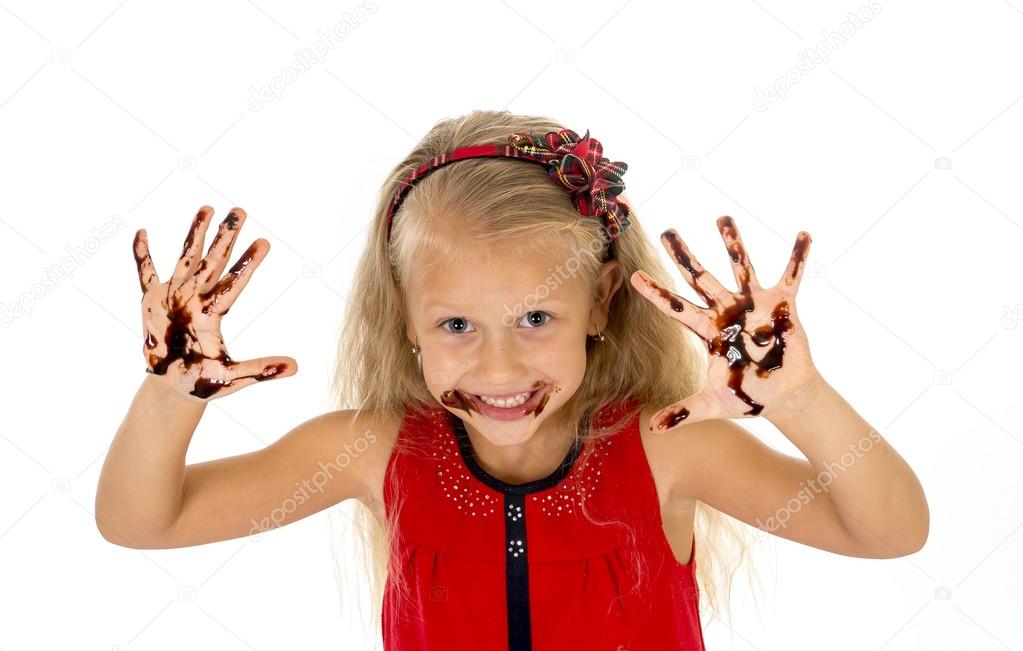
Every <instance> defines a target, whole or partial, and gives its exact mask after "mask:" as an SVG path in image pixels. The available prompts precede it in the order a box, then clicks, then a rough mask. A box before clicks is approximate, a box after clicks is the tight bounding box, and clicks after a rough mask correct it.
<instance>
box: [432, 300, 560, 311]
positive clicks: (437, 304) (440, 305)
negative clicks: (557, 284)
mask: <svg viewBox="0 0 1023 651" xmlns="http://www.w3.org/2000/svg"><path fill="white" fill-rule="evenodd" d="M522 302H523V301H520V302H519V303H516V304H515V305H520V304H521V303H522ZM532 305H533V306H534V307H536V306H540V305H557V306H559V307H565V306H567V305H568V303H566V302H565V301H561V300H558V299H556V298H545V299H542V300H539V301H534V302H533V303H532ZM433 308H442V309H445V310H449V311H451V312H459V311H461V310H459V309H457V308H452V307H449V306H448V305H445V304H443V303H441V302H439V301H433V302H431V303H429V304H428V305H426V307H424V308H423V310H424V311H425V310H432V309H433Z"/></svg>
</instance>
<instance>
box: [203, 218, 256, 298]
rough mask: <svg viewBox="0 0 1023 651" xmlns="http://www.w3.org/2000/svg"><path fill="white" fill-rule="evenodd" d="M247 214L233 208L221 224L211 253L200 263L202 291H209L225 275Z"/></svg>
mask: <svg viewBox="0 0 1023 651" xmlns="http://www.w3.org/2000/svg"><path fill="white" fill-rule="evenodd" d="M246 216H247V215H246V213H245V211H244V210H242V209H241V208H237V207H235V208H232V209H231V212H229V213H227V217H225V218H224V221H222V222H220V228H218V229H217V234H216V236H215V237H214V238H213V243H212V244H210V250H209V253H207V254H206V257H205V258H203V259H202V260H201V261H200V262H199V267H198V269H197V270H196V273H197V274H198V275H199V288H200V290H201V291H204V292H205V291H209V289H210V287H212V286H213V284H214V283H216V282H217V280H219V279H220V274H222V273H224V267H226V266H227V261H228V259H229V258H230V257H231V252H232V251H233V250H234V243H235V242H236V241H237V240H238V232H239V231H240V230H241V227H242V224H244V223H245V217H246Z"/></svg>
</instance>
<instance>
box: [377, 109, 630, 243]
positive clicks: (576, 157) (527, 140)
mask: <svg viewBox="0 0 1023 651" xmlns="http://www.w3.org/2000/svg"><path fill="white" fill-rule="evenodd" d="M602 153H603V146H602V145H601V144H600V141H598V140H596V139H595V138H590V131H589V129H587V130H586V135H585V136H584V137H583V138H582V139H580V138H579V135H578V134H577V133H576V132H574V131H572V130H571V129H561V130H559V131H552V132H550V133H547V134H545V135H543V136H536V135H532V134H529V133H514V134H512V135H510V136H508V144H506V145H492V144H491V145H472V146H469V147H461V148H459V149H455V150H453V151H449V152H447V153H444V154H441V155H440V156H436V157H434V158H433V159H432V160H429V161H427V162H425V163H423V164H422V165H420V166H419V167H418V168H416V169H415V170H413V171H412V173H411V174H409V175H408V176H407V177H406V178H405V180H404V181H402V183H401V186H400V187H399V189H398V191H397V192H395V194H394V198H393V199H392V200H391V205H390V207H389V208H388V209H387V239H388V241H389V240H390V239H391V224H392V222H393V220H394V214H395V213H396V212H397V211H398V207H399V206H400V205H401V202H402V201H403V200H404V198H405V195H406V194H408V191H409V190H410V189H412V186H413V185H414V184H415V183H416V182H417V181H419V180H420V179H422V178H423V177H425V176H426V175H427V174H429V173H430V172H432V171H434V170H435V169H438V168H440V167H443V166H445V165H449V164H451V163H454V162H456V161H460V160H465V159H467V158H500V157H504V158H515V159H518V160H525V161H532V162H535V163H540V164H541V165H544V166H546V167H547V175H548V176H549V177H550V178H551V180H552V181H554V182H555V183H557V184H558V186H560V187H561V188H562V189H564V190H565V192H567V193H568V194H569V196H570V197H571V199H572V204H573V205H574V206H575V208H576V210H578V211H579V212H580V213H581V214H582V215H583V216H584V217H595V218H598V219H600V220H601V222H602V223H603V225H604V230H605V231H606V232H607V234H608V236H609V237H610V238H611V240H612V241H614V240H617V239H618V235H619V234H620V233H621V232H622V231H624V230H625V229H626V228H628V227H629V224H630V222H629V214H630V210H629V206H628V204H626V203H625V202H624V201H620V200H618V199H617V196H618V195H619V194H620V193H621V192H622V190H624V189H625V184H624V183H623V182H622V174H624V173H625V170H627V169H628V165H626V164H625V163H622V162H611V161H609V160H607V159H606V158H603V156H602V155H601V154H602Z"/></svg>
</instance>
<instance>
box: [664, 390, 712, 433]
mask: <svg viewBox="0 0 1023 651" xmlns="http://www.w3.org/2000/svg"><path fill="white" fill-rule="evenodd" d="M718 410H719V407H718V406H717V404H716V403H715V402H714V401H712V400H710V399H709V398H708V397H707V394H706V393H704V392H703V391H699V392H697V393H695V394H693V395H691V396H689V397H688V398H686V399H684V400H680V401H678V402H676V403H674V404H671V405H669V406H667V407H665V408H664V409H661V410H660V411H658V412H657V413H655V414H654V415H653V416H651V417H650V429H652V430H653V431H654V432H664V431H667V430H669V429H672V428H674V427H678V426H679V425H683V424H685V423H694V422H696V421H700V420H708V419H711V418H716V417H717V412H718Z"/></svg>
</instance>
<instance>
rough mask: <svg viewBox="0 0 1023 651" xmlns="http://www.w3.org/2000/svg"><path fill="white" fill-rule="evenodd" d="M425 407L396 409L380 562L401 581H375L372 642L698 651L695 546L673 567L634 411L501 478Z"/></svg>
mask: <svg viewBox="0 0 1023 651" xmlns="http://www.w3.org/2000/svg"><path fill="white" fill-rule="evenodd" d="M634 405H635V403H628V404H627V405H623V404H621V403H619V404H618V405H612V406H611V407H610V408H608V410H607V411H606V412H605V413H604V414H599V415H598V417H597V418H598V421H599V419H601V418H603V417H604V416H605V415H607V416H610V415H613V414H614V413H619V412H616V411H615V410H617V409H619V408H622V407H630V406H634ZM432 409H433V411H432V412H431V415H430V416H429V417H423V416H421V415H418V414H416V413H415V412H413V411H411V410H407V411H406V413H405V417H404V421H403V423H402V428H401V431H400V433H399V439H400V440H399V443H400V444H404V445H405V446H407V447H408V449H401V448H399V447H396V448H395V451H394V452H392V454H391V458H390V460H389V461H388V464H387V475H386V477H387V480H386V481H385V482H384V504H385V509H386V511H387V514H388V517H393V514H394V513H395V510H396V509H397V513H398V515H397V538H396V542H395V547H394V549H393V551H392V555H393V556H392V560H391V562H392V563H394V564H395V565H394V566H393V567H394V568H395V569H392V572H395V571H397V572H401V574H402V576H403V577H404V580H405V581H406V583H407V586H408V589H407V593H405V594H401V593H400V592H399V590H397V588H396V585H395V581H394V579H393V577H391V576H389V577H388V579H387V582H386V584H385V587H384V604H383V606H384V610H383V622H382V623H383V638H384V649H385V651H420V650H427V649H428V650H430V651H469V650H471V651H527V650H531V651H555V650H556V651H567V650H572V651H574V650H586V651H588V650H590V649H606V650H607V651H667V650H676V649H677V650H683V651H697V650H698V651H703V649H704V645H703V632H702V629H701V626H700V618H699V612H698V605H699V592H698V588H697V584H696V578H695V569H696V558H695V547H696V542H695V539H694V541H693V547H692V549H691V551H692V553H693V556H692V557H691V558H690V562H689V563H686V564H685V565H683V564H681V563H679V562H678V561H677V560H676V559H675V557H674V555H673V554H672V550H671V547H670V545H669V544H668V541H667V538H666V537H665V535H664V531H663V529H662V527H661V514H660V507H659V504H658V499H657V490H656V488H655V485H654V480H653V476H652V474H651V472H650V466H649V464H648V463H647V459H646V454H645V452H644V450H643V445H642V441H641V440H640V432H639V418H638V416H637V417H635V418H633V419H631V420H630V421H628V424H627V425H626V426H625V427H623V428H622V429H621V430H619V431H617V432H615V433H614V434H613V435H612V436H611V437H609V438H607V439H604V440H603V441H601V442H598V443H596V444H588V445H589V446H590V447H589V448H588V449H589V450H591V451H592V452H593V453H592V454H591V455H589V456H587V455H585V454H581V453H583V452H584V451H582V450H580V449H579V446H578V445H576V446H574V447H573V448H572V449H571V450H569V452H568V454H567V455H566V456H565V459H564V460H563V461H562V463H561V465H560V466H559V467H558V469H557V470H555V471H554V472H553V473H552V474H551V475H549V476H547V477H545V478H543V479H539V480H536V481H532V482H529V483H526V484H508V483H505V482H503V481H501V480H499V479H497V478H496V477H493V476H492V475H490V474H488V473H487V472H486V471H485V470H483V469H482V468H481V467H480V466H479V465H478V464H477V463H476V459H475V457H474V455H473V450H472V444H471V442H470V440H469V437H468V434H467V433H466V432H465V428H464V425H463V423H462V420H461V419H460V418H458V417H457V416H455V415H454V414H452V413H451V412H449V411H447V410H445V409H441V408H439V407H435V408H432ZM395 480H397V481H399V482H401V484H400V485H399V487H397V488H396V486H395V485H394V484H393V483H392V482H394V481H395ZM399 496H400V499H398V498H399ZM583 503H585V507H586V510H587V512H588V514H589V515H590V517H591V518H592V519H594V520H597V521H598V522H600V521H605V522H606V521H622V522H624V523H625V524H627V525H628V528H630V529H631V532H630V531H628V530H626V528H625V527H623V526H621V525H616V524H609V525H607V526H599V525H597V524H594V523H592V522H590V521H588V520H587V519H586V518H585V517H584V516H583V513H582V509H581V508H580V505H581V504H583ZM634 554H635V556H634ZM638 566H642V567H643V570H644V573H643V576H642V577H640V576H639V572H638V570H637V568H638ZM638 579H642V584H637V583H636V582H637V580H638Z"/></svg>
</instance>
